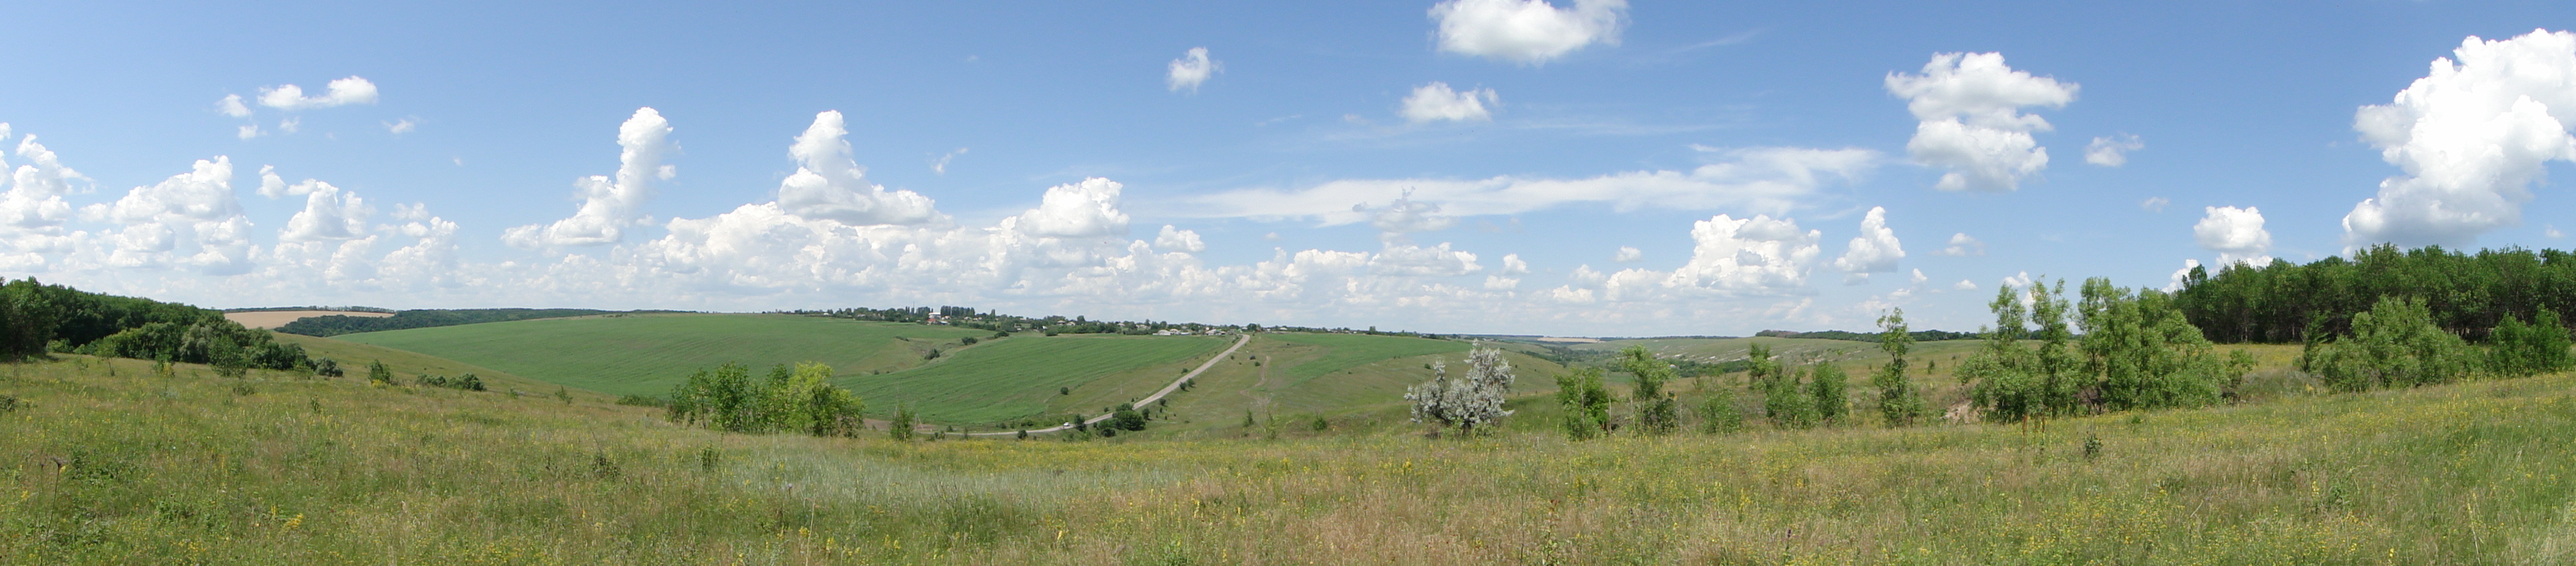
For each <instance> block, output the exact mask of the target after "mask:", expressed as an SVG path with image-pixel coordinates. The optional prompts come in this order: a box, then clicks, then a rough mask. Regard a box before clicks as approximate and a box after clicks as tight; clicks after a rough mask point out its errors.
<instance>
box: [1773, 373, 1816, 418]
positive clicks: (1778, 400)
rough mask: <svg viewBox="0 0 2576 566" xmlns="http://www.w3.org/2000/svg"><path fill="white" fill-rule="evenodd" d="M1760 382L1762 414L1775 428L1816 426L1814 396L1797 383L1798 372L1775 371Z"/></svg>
mask: <svg viewBox="0 0 2576 566" xmlns="http://www.w3.org/2000/svg"><path fill="white" fill-rule="evenodd" d="M1775 373H1776V377H1772V378H1770V379H1769V380H1768V381H1767V382H1765V383H1763V384H1762V414H1763V415H1764V416H1766V417H1769V418H1770V419H1771V426H1773V427H1776V428H1807V427H1812V426H1816V405H1815V397H1814V396H1813V395H1811V394H1810V393H1809V392H1808V391H1806V388H1804V387H1800V386H1799V383H1798V372H1797V371H1794V370H1790V371H1777V372H1775Z"/></svg>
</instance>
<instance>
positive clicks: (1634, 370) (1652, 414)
mask: <svg viewBox="0 0 2576 566" xmlns="http://www.w3.org/2000/svg"><path fill="white" fill-rule="evenodd" d="M1619 369H1622V370H1626V371H1627V372H1628V373H1629V374H1630V375H1635V376H1637V387H1636V389H1635V390H1634V391H1631V392H1630V393H1629V394H1628V398H1629V400H1630V401H1631V402H1634V403H1636V404H1637V432H1638V433H1640V434H1671V433H1672V432H1673V430H1674V429H1677V428H1680V427H1681V409H1680V407H1679V403H1680V402H1679V401H1676V400H1674V399H1673V396H1672V395H1671V394H1669V393H1666V392H1665V391H1664V384H1665V383H1668V382H1671V381H1672V380H1673V377H1674V372H1673V366H1672V364H1667V363H1664V361H1663V360H1658V359H1655V355H1654V354H1653V353H1650V352H1647V351H1646V348H1645V347H1644V346H1629V347H1627V348H1626V349H1622V350H1620V351H1619Z"/></svg>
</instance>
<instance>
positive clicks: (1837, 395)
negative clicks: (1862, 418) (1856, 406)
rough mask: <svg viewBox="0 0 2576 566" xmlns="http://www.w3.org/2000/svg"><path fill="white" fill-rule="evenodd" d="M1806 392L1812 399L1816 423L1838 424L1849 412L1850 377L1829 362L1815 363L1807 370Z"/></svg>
mask: <svg viewBox="0 0 2576 566" xmlns="http://www.w3.org/2000/svg"><path fill="white" fill-rule="evenodd" d="M1807 375H1808V380H1807V392H1808V396H1809V397H1813V398H1814V401H1813V402H1812V403H1811V405H1812V406H1814V407H1815V411H1816V422H1819V423H1839V422H1842V421H1843V416H1844V415H1845V414H1847V413H1850V412H1851V377H1850V376H1847V375H1843V368H1841V367H1838V366H1835V365H1834V364H1833V363H1831V362H1816V365H1815V366H1814V368H1813V369H1809V370H1807Z"/></svg>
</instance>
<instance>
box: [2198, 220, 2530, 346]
mask: <svg viewBox="0 0 2576 566" xmlns="http://www.w3.org/2000/svg"><path fill="white" fill-rule="evenodd" d="M2392 297H2395V298H2411V299H2413V300H2415V301H2418V302H2420V303H2421V305H2422V306H2423V307H2424V309H2425V311H2426V314H2427V315H2428V316H2430V317H2431V320H2432V323H2433V324H2434V325H2435V326H2438V327H2440V328H2442V329H2444V330H2447V331H2449V332H2451V333H2452V334H2456V335H2459V336H2460V337H2462V338H2465V339H2467V340H2469V341H2472V342H2485V341H2487V340H2488V334H2489V333H2490V332H2492V331H2493V330H2494V329H2496V328H2499V327H2501V326H2503V325H2504V324H2505V321H2506V320H2508V319H2517V320H2520V321H2522V322H2523V323H2529V322H2530V321H2532V320H2534V319H2535V318H2536V317H2538V316H2540V315H2541V313H2544V312H2546V313H2551V315H2552V316H2553V317H2555V318H2558V319H2560V320H2562V321H2563V320H2565V319H2566V317H2567V315H2568V314H2569V313H2570V312H2576V254H2570V253H2569V252H2565V251H2560V250H2547V249H2544V250H2540V251H2532V250H2527V249H2522V248H2506V249H2501V250H2480V251H2478V252H2477V253H2474V254H2471V253H2464V252H2459V251H2453V250H2447V249H2443V248H2441V247H2439V246H2431V247H2424V248H2417V249H2413V250H2400V249H2398V248H2396V247H2394V246H2389V245H2384V244H2383V245H2379V246H2373V247H2371V248H2368V249H2364V250H2360V251H2358V252H2356V253H2354V254H2352V257H2351V258H2350V259H2346V258H2343V257H2340V256H2338V257H2328V258H2325V259H2321V260H2317V261H2314V262H2309V263H2307V264H2305V265H2300V264H2294V263H2290V262H2287V261H2275V262H2273V263H2271V264H2269V265H2263V266H2255V265H2251V264H2247V263H2238V264H2234V265H2228V266H2224V267H2223V268H2221V269H2220V270H2219V271H2218V273H2216V274H2215V275H2212V274H2210V273H2209V270H2208V269H2207V268H2201V267H2194V268H2192V270H2191V271H2190V272H2189V273H2187V274H2185V275H2184V278H2183V281H2182V288H2181V291H2180V292H2177V293H2175V294H2174V302H2175V305H2176V307H2177V308H2179V309H2181V310H2182V312H2183V315H2184V316H2185V317H2187V318H2189V319H2190V321H2191V323H2192V325H2194V326H2198V327H2200V329H2201V332H2202V333H2203V334H2204V335H2206V336H2207V337H2208V338H2209V339H2210V340H2211V341H2214V342H2218V343H2241V342H2258V343H2271V344H2288V343H2302V342H2314V341H2316V340H2320V339H2324V338H2326V337H2329V336H2344V335H2350V334H2352V333H2353V332H2354V330H2355V328H2354V327H2355V324H2356V321H2355V319H2356V317H2357V316H2358V315H2359V314H2361V313H2363V312H2366V311H2369V310H2371V309H2372V308H2375V307H2377V306H2378V305H2379V304H2380V302H2381V301H2382V300H2383V299H2387V298H2392Z"/></svg>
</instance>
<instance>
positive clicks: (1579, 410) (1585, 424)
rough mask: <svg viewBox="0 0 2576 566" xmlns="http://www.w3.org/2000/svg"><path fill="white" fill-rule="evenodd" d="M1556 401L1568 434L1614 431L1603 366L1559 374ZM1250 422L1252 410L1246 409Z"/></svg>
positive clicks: (1594, 435) (1583, 435)
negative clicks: (1602, 375) (1611, 429)
mask: <svg viewBox="0 0 2576 566" xmlns="http://www.w3.org/2000/svg"><path fill="white" fill-rule="evenodd" d="M1556 402H1557V404H1558V405H1561V406H1563V407H1564V412H1565V416H1564V419H1565V420H1564V423H1563V424H1564V428H1565V436H1566V437H1568V438H1573V439H1575V440H1590V439H1593V438H1597V437H1600V436H1601V435H1603V434H1606V433H1608V432H1609V431H1610V389H1609V388H1608V387H1605V386H1603V385H1602V384H1601V370H1600V369H1599V368H1578V369H1576V370H1574V371H1572V372H1568V373H1564V374H1559V375H1557V376H1556ZM1243 418H1244V423H1245V425H1246V426H1249V425H1250V424H1251V422H1252V413H1251V412H1250V411H1246V412H1245V413H1244V415H1243Z"/></svg>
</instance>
